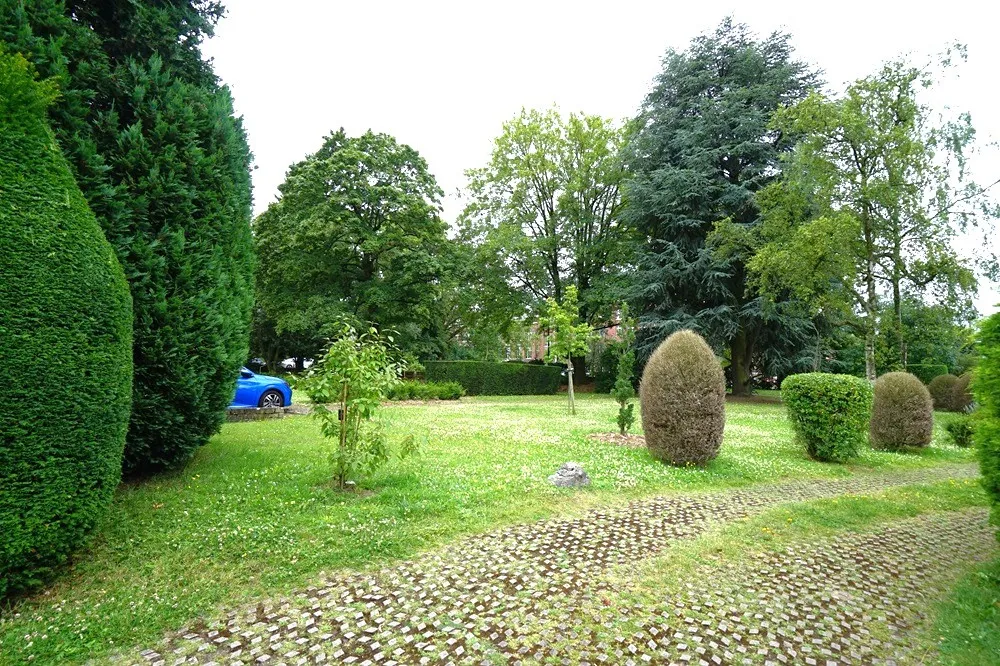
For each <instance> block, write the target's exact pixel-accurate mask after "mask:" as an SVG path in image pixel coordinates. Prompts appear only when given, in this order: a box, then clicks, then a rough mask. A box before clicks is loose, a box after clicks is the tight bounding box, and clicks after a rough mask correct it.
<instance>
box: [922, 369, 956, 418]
mask: <svg viewBox="0 0 1000 666" xmlns="http://www.w3.org/2000/svg"><path fill="white" fill-rule="evenodd" d="M957 383H958V377H956V376H955V375H951V374H948V375H938V376H937V377H935V378H934V379H932V380H931V383H930V384H928V385H927V390H928V391H930V393H931V400H933V401H934V409H948V410H950V409H951V405H952V396H953V395H954V393H955V384H957Z"/></svg>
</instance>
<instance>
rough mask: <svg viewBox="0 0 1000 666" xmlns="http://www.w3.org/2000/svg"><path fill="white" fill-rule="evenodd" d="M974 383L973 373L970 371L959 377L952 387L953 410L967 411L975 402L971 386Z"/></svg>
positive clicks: (951, 407)
mask: <svg viewBox="0 0 1000 666" xmlns="http://www.w3.org/2000/svg"><path fill="white" fill-rule="evenodd" d="M970 384H972V375H971V374H969V373H968V372H967V373H965V374H964V375H962V376H961V377H959V378H958V381H956V382H955V385H954V386H953V387H952V389H951V406H950V409H951V411H953V412H967V411H969V409H970V408H971V407H972V404H973V402H975V400H974V398H973V397H972V391H971V390H970V388H969V386H970Z"/></svg>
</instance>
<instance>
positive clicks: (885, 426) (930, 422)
mask: <svg viewBox="0 0 1000 666" xmlns="http://www.w3.org/2000/svg"><path fill="white" fill-rule="evenodd" d="M933 433H934V406H933V402H932V400H931V394H930V392H929V391H928V390H927V387H926V386H924V384H923V382H921V381H920V380H919V379H918V378H917V377H916V376H914V375H911V374H910V373H908V372H889V373H886V374H884V375H882V376H881V377H879V378H878V379H877V380H876V381H875V386H874V399H873V401H872V415H871V426H870V429H869V435H870V438H871V443H872V446H874V447H875V448H877V449H890V450H895V449H901V448H903V447H908V446H927V445H928V444H930V443H931V437H932V435H933Z"/></svg>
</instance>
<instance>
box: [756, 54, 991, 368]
mask: <svg viewBox="0 0 1000 666" xmlns="http://www.w3.org/2000/svg"><path fill="white" fill-rule="evenodd" d="M931 83H932V79H931V73H930V71H929V70H928V68H918V67H914V66H912V65H910V64H908V63H906V62H892V63H889V64H887V65H885V66H884V67H883V68H882V69H881V70H880V71H879V72H878V73H877V74H875V75H873V76H870V77H867V78H865V79H862V80H860V81H857V82H855V83H853V84H852V85H850V86H849V87H848V89H847V91H846V93H845V94H844V95H843V96H841V97H839V98H829V97H827V96H824V95H822V94H820V93H812V94H810V95H809V96H808V97H807V98H806V99H804V100H802V101H801V102H799V103H798V104H796V105H794V106H792V107H790V108H788V109H785V110H783V111H782V112H780V113H779V114H778V116H777V117H776V121H775V125H774V126H775V129H776V130H777V131H781V132H789V133H793V134H795V135H798V136H800V137H802V139H801V142H800V143H799V144H798V146H797V147H796V150H795V151H794V153H792V154H790V155H789V157H788V159H787V161H786V165H785V166H786V169H785V177H784V178H783V179H782V181H780V182H779V183H776V184H774V185H773V186H771V187H769V188H768V189H767V190H766V191H764V192H762V193H761V195H760V196H759V197H758V201H759V202H760V204H761V205H762V207H763V208H764V209H765V211H766V213H765V220H766V222H765V224H763V225H762V226H760V227H759V228H758V229H757V230H756V231H757V232H759V238H760V239H761V240H762V244H761V245H760V246H759V247H758V249H757V253H756V256H755V257H754V259H753V260H752V261H751V263H750V269H751V272H752V273H753V275H754V281H755V283H756V284H758V285H760V287H761V288H762V289H763V290H764V291H766V292H769V293H778V292H781V291H783V290H788V289H790V290H792V291H793V292H794V293H795V294H796V295H797V296H798V297H799V298H801V299H802V300H803V301H805V302H807V303H809V304H811V306H812V307H813V309H814V311H820V310H825V311H826V312H827V314H828V315H832V316H835V317H839V319H840V320H841V321H842V322H844V323H847V324H849V325H852V326H853V327H854V328H855V329H856V330H857V333H858V335H859V336H860V337H862V338H863V339H864V340H865V373H866V375H867V376H868V378H869V379H872V380H874V379H875V377H876V375H877V370H878V368H877V363H876V339H877V335H878V332H879V313H880V307H881V303H882V302H883V301H884V300H886V299H889V300H890V301H891V303H892V309H893V313H894V317H893V318H892V320H891V321H890V322H888V324H889V326H890V327H891V329H892V331H893V332H894V335H895V336H896V337H897V345H896V349H897V353H898V354H899V358H898V361H897V362H896V363H894V364H893V365H897V364H898V365H899V366H905V365H906V363H907V353H906V344H905V342H906V341H905V338H904V337H902V336H904V333H905V331H904V325H903V324H904V322H903V300H904V296H905V294H906V292H907V291H916V292H926V293H931V294H935V293H936V296H937V297H938V299H939V300H941V301H943V302H950V303H957V302H960V301H961V297H962V295H963V294H964V293H965V292H967V291H969V290H971V289H974V288H975V276H974V274H973V271H972V270H971V267H970V266H968V265H966V264H965V263H963V262H962V261H961V260H960V258H959V257H958V255H957V254H956V252H955V251H954V249H953V247H952V241H953V239H954V238H955V236H956V235H957V234H958V233H959V232H960V231H961V230H962V229H964V228H965V227H966V226H967V225H969V224H972V223H975V222H976V221H977V220H978V219H979V216H980V215H981V214H982V213H983V212H984V211H985V212H986V213H987V215H989V216H992V215H993V213H992V211H991V210H990V208H989V206H988V205H987V203H988V202H987V192H986V188H982V187H980V186H979V185H977V184H976V183H974V182H972V181H970V180H969V179H968V176H967V174H966V172H965V168H964V165H965V158H966V154H967V152H968V150H969V147H970V144H971V141H972V139H973V136H974V132H973V130H972V126H971V120H970V119H969V117H968V116H967V115H963V116H960V117H958V118H957V119H955V120H953V121H949V122H939V121H937V120H936V118H935V115H934V114H933V113H932V111H931V109H929V108H928V107H927V106H926V105H924V104H922V103H921V102H920V94H919V93H920V90H922V89H924V88H926V87H928V86H930V85H931Z"/></svg>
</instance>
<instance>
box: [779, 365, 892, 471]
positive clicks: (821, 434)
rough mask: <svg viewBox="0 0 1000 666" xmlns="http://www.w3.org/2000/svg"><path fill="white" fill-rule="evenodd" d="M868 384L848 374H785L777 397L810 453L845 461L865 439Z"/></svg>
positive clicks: (868, 412)
mask: <svg viewBox="0 0 1000 666" xmlns="http://www.w3.org/2000/svg"><path fill="white" fill-rule="evenodd" d="M872 398H873V395H872V385H871V384H870V383H869V382H868V381H867V380H865V379H861V378H859V377H852V376H851V375H834V374H829V373H825V372H809V373H805V374H800V375H791V376H790V377H786V378H785V381H783V382H782V383H781V399H782V401H783V402H784V403H785V405H786V406H787V407H788V413H789V415H790V416H791V419H792V425H793V426H794V428H795V433H796V435H797V436H798V438H799V441H801V442H802V443H803V444H804V445H805V447H806V451H807V452H808V453H809V455H810V456H812V457H813V458H815V459H817V460H825V461H830V462H845V461H848V460H850V459H851V458H854V457H855V456H856V455H857V454H858V451H859V450H860V449H861V447H862V446H864V445H865V444H866V443H867V441H868V423H869V419H870V417H871V410H872Z"/></svg>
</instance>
